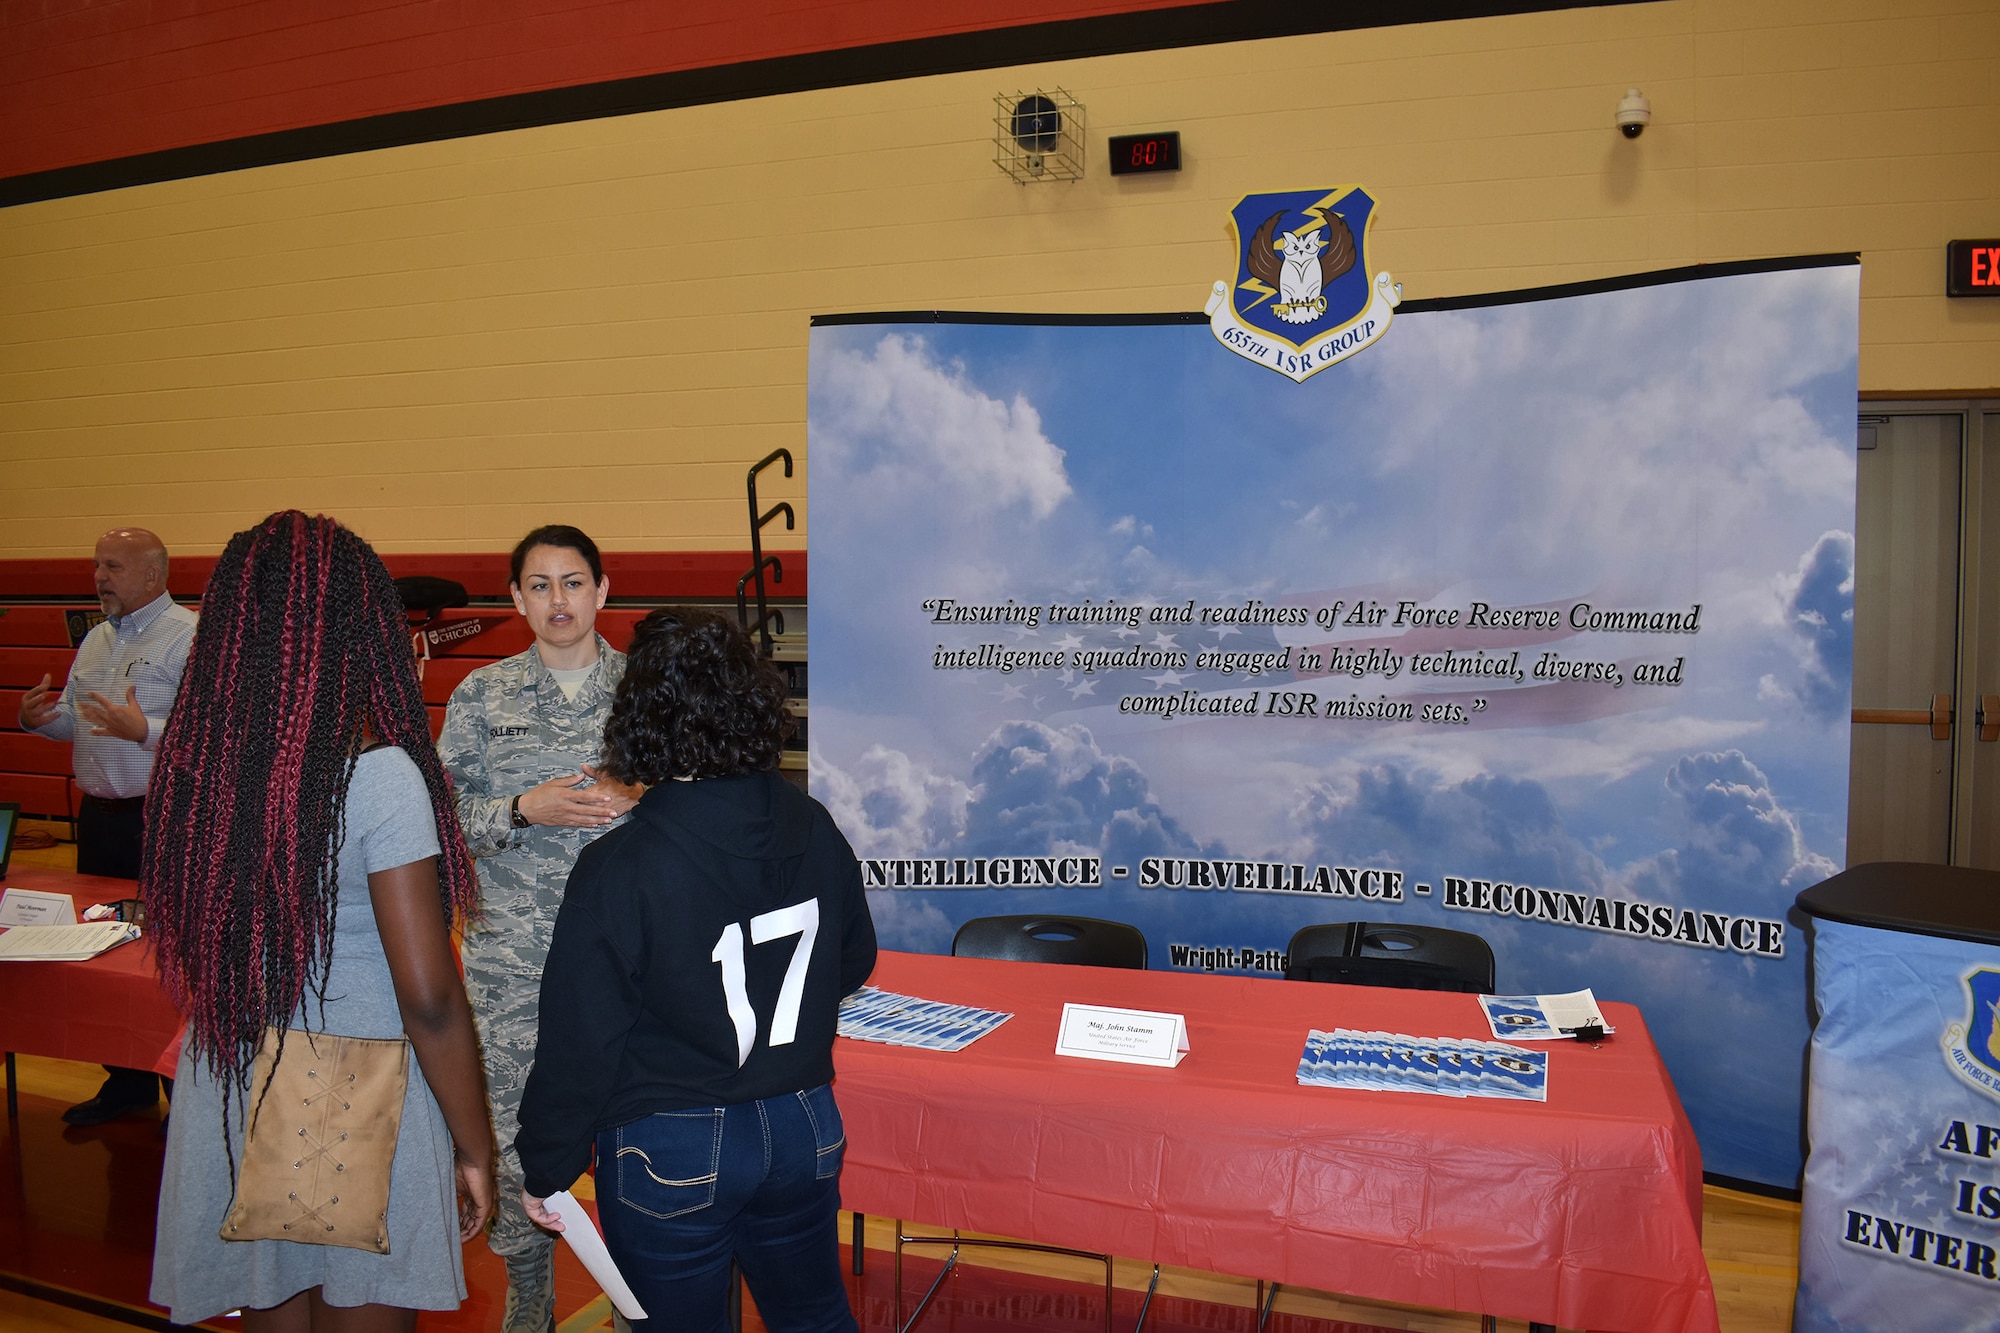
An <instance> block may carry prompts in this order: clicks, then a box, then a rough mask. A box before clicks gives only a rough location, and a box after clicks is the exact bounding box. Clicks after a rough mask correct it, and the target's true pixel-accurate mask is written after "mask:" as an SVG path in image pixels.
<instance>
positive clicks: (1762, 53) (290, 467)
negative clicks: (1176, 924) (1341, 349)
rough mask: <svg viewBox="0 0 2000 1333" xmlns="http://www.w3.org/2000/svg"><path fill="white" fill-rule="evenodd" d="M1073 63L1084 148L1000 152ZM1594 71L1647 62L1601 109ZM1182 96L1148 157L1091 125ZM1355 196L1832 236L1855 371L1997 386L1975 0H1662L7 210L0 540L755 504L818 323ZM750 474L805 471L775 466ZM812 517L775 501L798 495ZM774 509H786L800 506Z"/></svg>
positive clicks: (1623, 73)
mask: <svg viewBox="0 0 2000 1333" xmlns="http://www.w3.org/2000/svg"><path fill="white" fill-rule="evenodd" d="M1058 84H1059V85H1061V86H1063V87H1065V88H1067V89H1068V90H1070V91H1071V92H1072V93H1074V94H1075V95H1076V96H1077V97H1078V99H1079V100H1080V101H1081V102H1082V103H1083V104H1084V106H1085V108H1086V110H1087V115H1088V142H1089V149H1090V157H1089V163H1088V169H1089V174H1088V176H1087V177H1086V179H1084V180H1083V181H1082V182H1080V183H1077V184H1074V185H1063V184H1049V185H1036V186H1031V187H1025V188H1024V187H1021V186H1018V185H1015V184H1013V183H1012V182H1010V181H1009V180H1007V179H1006V178H1005V177H1003V176H1002V175H1001V174H1000V173H999V172H998V171H997V170H996V169H995V168H994V166H993V165H992V163H991V161H990V156H991V150H990V139H991V131H992V124H991V121H992V112H993V105H992V97H993V94H994V93H995V92H996V91H1000V90H1006V91H1013V90H1014V89H1016V88H1021V89H1028V88H1033V87H1036V86H1048V85H1058ZM1628 84H1636V85H1638V86H1639V87H1641V88H1642V89H1643V90H1644V91H1645V93H1646V94H1647V96H1648V97H1650V98H1651V99H1652V103H1653V110H1654V123H1653V125H1652V127H1651V128H1650V129H1649V130H1648V131H1647V132H1646V134H1645V135H1644V136H1643V137H1642V138H1641V139H1639V140H1638V141H1636V142H1628V141H1626V140H1624V139H1623V138H1621V137H1620V136H1619V135H1618V134H1617V133H1616V131H1615V130H1614V129H1613V128H1612V109H1613V107H1614V105H1615V104H1616V102H1617V100H1618V98H1619V97H1620V96H1621V95H1622V94H1623V92H1624V89H1625V87H1626V86H1627V85H1628ZM1167 128H1177V129H1179V130H1181V131H1182V134H1183V142H1184V145H1185V150H1186V159H1187V167H1186V170H1184V171H1183V172H1181V173H1180V174H1179V175H1178V176H1174V177H1142V178H1136V179H1130V178H1128V179H1119V180H1114V179H1112V178H1111V177H1110V176H1109V175H1108V174H1107V172H1106V170H1105V162H1104V146H1103V143H1104V138H1105V136H1106V135H1108V134H1115V133H1123V132H1130V131H1137V130H1151V129H1167ZM1337 181H1355V182H1360V183H1363V184H1366V185H1367V186H1368V187H1369V188H1370V189H1371V190H1372V191H1373V192H1374V193H1375V194H1376V196H1377V197H1378V199H1379V200H1380V201H1381V205H1380V215H1379V216H1380V220H1379V222H1378V224H1377V226H1376V228H1375V230H1374V233H1373V241H1374V244H1375V246H1376V250H1375V253H1374V261H1375V262H1376V263H1377V264H1378V265H1382V266H1386V267H1388V268H1389V269H1390V270H1391V271H1392V272H1393V273H1394V274H1395V276H1396V277H1397V278H1398V279H1399V280H1400V281H1401V282H1402V283H1403V284H1404V290H1405V295H1406V296H1409V297H1424V296H1438V295H1450V294H1456V293H1466V292H1480V291H1494V290H1504V289H1508V288H1516V287H1525V286H1535V285H1540V284H1545V283H1553V282H1567V281H1575V280H1581V279H1589V278H1597V277H1603V276H1607V275H1613V274H1620V273H1630V272H1638V271H1643V270H1648V269H1658V268H1666V267H1672V266H1676V265H1682V264H1689V263H1695V262H1713V261H1727V260H1737V259H1748V258H1758V257H1767V256H1776V255H1787V254H1800V253H1816V252H1823V251H1845V250H1859V251H1861V252H1862V256H1863V272H1862V293H1863V297H1862V315H1861V338H1862V354H1861V380H1862V387H1863V388H1864V389H1884V390H1969V389H1991V388H1995V387H1996V386H2000V301H1996V302H1963V301H1960V302H1947V301H1946V300H1945V298H1944V296H1943V247H1944V243H1945V241H1946V240H1947V239H1949V238H1951V237H1954V236H1978V235H1996V234H2000V0H1742V2H1737V0H1669V2H1668V3H1660V4H1644V5H1630V6H1618V7H1613V8H1607V9H1581V10H1571V11H1565V12H1561V13H1551V14H1537V15H1527V16H1519V17H1510V18H1502V19H1484V20H1473V21H1466V22H1457V23H1446V24H1433V25H1427V26H1415V27H1402V28H1387V29H1377V30H1372V31H1365V32H1355V33H1339V34H1327V35H1323V36H1316V37H1303V38H1291V39H1286V40H1282V41H1271V42H1255V43H1242V44H1237V45H1230V46H1217V47H1207V48H1199V49H1195V50H1188V51H1173V52H1159V53H1146V54H1137V55H1127V56H1118V57H1106V58H1101V59H1093V60H1084V61H1075V62H1068V63H1062V64H1052V65H1048V66H1037V67H1027V68H1021V69H1016V70H1006V71H988V72H982V73H975V74H967V75H951V76H941V77H936V78H928V79H917V80H910V81H906V82H900V83H894V84H882V85H874V86H869V87H861V88H848V89H835V90H831V91H825V92H815V93H804V94H797V95H793V96H786V97H778V98H770V99H765V100H760V101H752V102H739V103H731V104H726V105H718V106H709V107H696V108H690V109H685V110H678V111H668V112H660V113H654V114H648V115H642V116H632V117H626V118H621V119H615V120H599V121H589V122H584V123H580V124H574V125H563V126H555V127H550V128H545V129H536V130H526V131H518V132H514V133H510V134H505V135H494V136H489V137H485V138H479V139H470V140H460V141H454V142H448V143H439V144H429V145H421V146H417V147H411V148H403V149H395V150H389V151H383V152H377V153H369V154H362V155H356V156H351V157H345V158H335V159H328V160H323V161H316V162H306V163H298V164H292V165H286V166H278V167H269V168H261V169H257V170H252V171H244V172H237V173H232V174H229V175H223V176H216V177H208V178H203V179H199V180H190V181H179V182H171V183H166V184H161V185H155V186H146V187H141V188H136V189H130V190H122V191H117V192H113V193H108V194H101V195H91V196H86V197H83V198H77V199H67V200H56V201H51V202H47V203H40V204H32V205H26V206H22V207H17V208H13V209H7V210H4V211H0V453H3V454H4V462H5V470H4V477H5V481H4V482H0V488H4V494H5V500H4V502H0V557H10V556H45V555H68V554H76V553H79V552H81V551H83V550H85V549H87V547H88V546H89V544H90V542H91V540H92V539H93V538H94V536H95V535H96V534H97V533H98V532H99V531H101V530H102V529H104V528H105V527H106V526H108V525H110V524H111V523H113V522H124V521H142V522H146V523H148V524H150V525H151V526H153V527H155V528H157V529H158V530H159V531H160V532H161V533H162V534H163V535H165V536H166V537H167V539H168V541H169V543H170V544H171V545H173V546H174V547H175V548H176V549H178V550H182V551H187V552H202V551H215V550H219V549H220V547H221V544H222V542H223V541H224V539H225V538H226V537H227V535H228V534H229V533H230V532H232V531H234V530H236V529H237V528H240V527H242V526H243V525H245V524H246V523H248V522H250V521H252V520H254V519H255V518H257V517H259V516H261V515H262V514H263V513H264V512H266V511H267V510H269V509H272V508H275V507H279V506H283V505H298V506H301V507H304V508H308V509H322V510H326V511H328V512H331V513H334V514H337V515H339V516H340V517H342V518H344V519H346V520H347V521H349V522H350V523H352V524H353V525H354V526H355V527H357V528H358V529H359V530H360V531H361V532H363V533H364V534H365V535H367V536H369V537H370V538H371V539H373V540H375V541H377V542H378V543H380V544H381V545H382V546H383V547H384V549H388V550H398V551H424V550H492V549H500V548H504V547H506V546H508V545H510V544H511V543H512V542H513V540H514V539H515V538H516V537H517V536H518V535H519V534H520V533H521V532H522V531H523V530H525V529H526V528H528V527H529V526H531V525H533V524H535V523H539V522H545V521H552V520H561V521H570V522H576V523H579V524H581V525H582V526H584V527H585V528H587V529H588V530H590V531H591V532H592V533H593V534H594V535H595V536H597V537H598V538H599V540H600V541H602V542H603V543H604V544H605V545H606V546H607V547H609V548H612V549H703V548H717V547H741V546H743V545H745V544H746V537H745V535H744V531H743V526H744V511H743V499H742V479H743V473H744V469H745V468H746V467H747V466H748V465H749V464H750V463H751V462H753V461H755V460H756V459H757V458H759V457H761V456H762V455H764V454H765V453H767V452H768V451H769V450H771V449H773V448H776V447H778V446H781V445H782V446H787V447H790V448H791V449H792V450H793V451H794V452H795V453H798V454H800V455H801V461H804V459H803V455H804V452H805V443H806V441H805V401H806V394H805V379H806V338H807V321H808V319H809V317H810V316H811V315H813V314H815V313H819V312H828V311H856V310H899V309H930V308H946V309H972V310H1031V311H1130V310H1192V309H1197V308H1199V307H1200V305H1201V304H1202V301H1203V300H1204V298H1205V296H1206V294H1207V291H1208V287H1209V284H1210V283H1211V282H1213V281H1214V280H1215V279H1216V278H1218V277H1221V276H1223V275H1224V274H1225V273H1226V272H1227V271H1228V270H1229V267H1230V265H1231V262H1232V261H1231V258H1230V253H1229V249H1228V246H1227V243H1226V232H1225V221H1226V214H1227V212H1228V209H1229V208H1230V206H1231V205H1232V204H1233V203H1234V202H1235V201H1236V199H1237V198H1238V197H1239V196H1241V195H1243V194H1245V193H1248V192H1252V191H1261V190H1273V189H1287V188H1296V187H1298V186H1300V185H1312V184H1321V183H1330V182H1337ZM767 477H768V478H769V480H767V482H766V484H765V485H764V487H763V489H764V492H765V495H766V496H767V498H768V499H770V500H775V499H778V498H793V499H795V500H799V499H802V498H803V495H804V479H803V476H801V477H799V478H797V479H795V480H794V481H792V482H790V483H786V482H784V481H782V480H781V479H778V478H776V476H775V474H767ZM801 510H802V518H803V517H805V515H804V514H803V506H801ZM806 527H807V523H806V522H802V523H801V526H800V530H799V531H798V532H797V533H794V534H790V535H789V536H788V537H787V536H783V535H781V536H779V537H777V538H776V539H775V542H774V544H777V545H789V544H797V543H802V542H803V541H804V540H805V536H806Z"/></svg>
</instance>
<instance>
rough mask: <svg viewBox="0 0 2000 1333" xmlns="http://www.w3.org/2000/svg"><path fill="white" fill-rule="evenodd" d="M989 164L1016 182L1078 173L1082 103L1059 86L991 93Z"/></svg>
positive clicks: (1080, 168)
mask: <svg viewBox="0 0 2000 1333" xmlns="http://www.w3.org/2000/svg"><path fill="white" fill-rule="evenodd" d="M993 165H994V166H996V167H999V168H1000V170H1002V171H1004V172H1005V173H1007V175H1008V176H1009V177H1010V178H1012V179H1013V180H1015V181H1018V182H1019V183H1021V184H1022V185H1027V184H1029V183H1030V182H1033V181H1075V180H1081V179H1082V178H1083V106H1082V104H1081V103H1079V102H1078V101H1077V100H1076V99H1075V98H1074V97H1071V96H1070V95H1069V94H1068V93H1067V92H1064V91H1063V90H1062V89H1061V88H1051V89H1046V90H1044V89H1037V90H1036V91H1034V92H1031V93H1024V92H1016V93H1012V94H1008V93H996V94H994V97H993Z"/></svg>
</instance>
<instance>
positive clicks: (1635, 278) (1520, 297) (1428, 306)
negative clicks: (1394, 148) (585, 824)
mask: <svg viewBox="0 0 2000 1333" xmlns="http://www.w3.org/2000/svg"><path fill="white" fill-rule="evenodd" d="M1860 262H1861V256H1860V255H1859V254H1857V253H1852V252H1848V253H1842V254H1827V255H1786V256H1783V257H1781V258H1777V259H1740V260H1733V261H1731V262H1729V263H1726V264H1688V265H1686V266H1684V267H1682V268H1662V269H1654V270H1652V271H1651V272H1648V273H1626V274H1621V275H1620V276H1618V277H1615V278H1592V279H1591V280H1590V281H1588V282H1564V283H1556V284H1554V285H1552V286H1548V287H1522V288H1518V289H1516V290H1514V291H1510V292H1480V293H1477V294H1475V295H1472V296H1434V297H1429V298H1426V299H1423V300H1409V301H1405V302H1403V303H1402V304H1401V305H1399V306H1397V307H1396V313H1397V314H1398V315H1416V314H1422V313H1423V312H1424V311H1426V310H1472V309H1476V308H1478V307H1480V306H1498V305H1522V304H1524V303H1526V302H1529V301H1559V300H1562V299H1563V298H1565V297H1570V296H1592V295H1595V294H1596V293H1598V292H1625V291H1631V290H1633V289H1634V288H1638V287H1664V286H1666V285H1667V284H1669V283H1675V282H1700V281H1701V280H1703V279H1704V278H1733V277H1737V276H1739V275H1741V274H1745V273H1781V272H1784V271H1786V270H1788V269H1801V268H1839V267H1841V266H1843V265H1846V264H1859V263H1860ZM1206 323H1208V316H1207V315H1204V314H1203V313H1201V311H1199V310H1166V311H1160V312H1159V313H1157V314H1143V313H1142V314H1111V315H1024V314H1018V313H1014V312H1009V311H988V310H884V311H879V312H876V313H873V314H859V313H855V314H838V315H814V316H813V317H812V326H813V327H814V328H826V327H832V326H834V325H840V324H1044V325H1065V324H1081V325H1133V324H1206Z"/></svg>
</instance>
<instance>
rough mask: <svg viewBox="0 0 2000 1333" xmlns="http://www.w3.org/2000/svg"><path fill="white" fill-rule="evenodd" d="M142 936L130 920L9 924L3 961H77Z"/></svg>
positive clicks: (0, 943)
mask: <svg viewBox="0 0 2000 1333" xmlns="http://www.w3.org/2000/svg"><path fill="white" fill-rule="evenodd" d="M138 938H139V927H137V926H136V925H134V924H132V923H131V922H130V921H86V922H84V923H83V924H81V925H72V926H9V927H8V928H7V930H6V932H5V933H4V934H0V962H14V963H74V962H81V961H82V960H83V959H86V958H95V957H97V955H99V954H101V953H103V952H104V951H105V950H106V949H112V948H116V947H117V946H118V945H121V944H123V943H125V942H126V941H127V940H136V939H138Z"/></svg>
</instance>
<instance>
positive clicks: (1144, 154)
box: [1111, 130, 1181, 176]
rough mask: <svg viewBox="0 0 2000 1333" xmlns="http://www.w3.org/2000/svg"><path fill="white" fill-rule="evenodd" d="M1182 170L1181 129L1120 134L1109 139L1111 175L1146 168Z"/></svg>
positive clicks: (1142, 170) (1140, 170) (1136, 171)
mask: <svg viewBox="0 0 2000 1333" xmlns="http://www.w3.org/2000/svg"><path fill="white" fill-rule="evenodd" d="M1180 169H1181V132H1180V131H1179V130H1163V131H1161V132H1160V133H1158V134H1119V135H1114V136H1113V137H1112V140H1111V174H1112V175H1114V176H1131V175H1135V174H1137V173H1139V172H1146V171H1179V170H1180Z"/></svg>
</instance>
